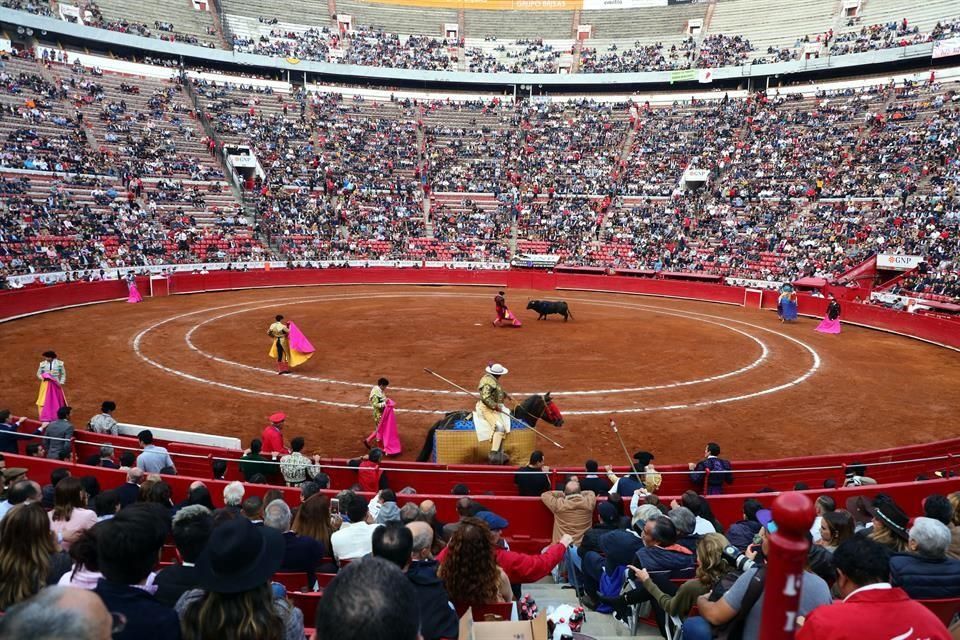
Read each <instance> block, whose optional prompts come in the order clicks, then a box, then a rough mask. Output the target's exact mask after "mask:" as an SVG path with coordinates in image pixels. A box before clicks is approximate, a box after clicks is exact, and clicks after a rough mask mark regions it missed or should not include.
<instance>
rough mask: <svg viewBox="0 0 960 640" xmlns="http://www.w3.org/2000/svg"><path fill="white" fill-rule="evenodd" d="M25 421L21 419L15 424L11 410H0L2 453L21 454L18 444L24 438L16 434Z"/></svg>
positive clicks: (0, 447) (0, 449)
mask: <svg viewBox="0 0 960 640" xmlns="http://www.w3.org/2000/svg"><path fill="white" fill-rule="evenodd" d="M25 420H26V418H20V419H19V420H17V421H16V422H14V421H13V420H11V419H10V410H9V409H0V453H20V450H19V446H18V443H19V442H20V440H22V439H23V438H24V436H19V435H16V434H17V432H18V431H19V429H20V425H21V424H23V422H24V421H25Z"/></svg>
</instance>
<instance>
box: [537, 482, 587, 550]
mask: <svg viewBox="0 0 960 640" xmlns="http://www.w3.org/2000/svg"><path fill="white" fill-rule="evenodd" d="M540 499H541V500H543V504H545V505H547V509H550V511H552V512H553V542H559V541H560V538H561V537H562V536H563V535H564V534H569V535H571V536H573V542H574V544H580V541H581V540H582V539H583V534H585V533H586V532H587V531H588V530H589V529H590V527H592V526H593V509H594V507H596V506H597V494H595V493H594V492H593V491H581V492H580V493H574V494H571V495H569V496H565V495H563V491H546V492H544V493H543V494H541V496H540Z"/></svg>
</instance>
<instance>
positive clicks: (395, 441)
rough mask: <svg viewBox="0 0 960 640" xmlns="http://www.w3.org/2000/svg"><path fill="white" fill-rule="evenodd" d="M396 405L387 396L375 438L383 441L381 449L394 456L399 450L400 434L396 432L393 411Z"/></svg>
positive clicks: (395, 420) (395, 415)
mask: <svg viewBox="0 0 960 640" xmlns="http://www.w3.org/2000/svg"><path fill="white" fill-rule="evenodd" d="M396 406H397V403H395V402H394V401H393V400H391V399H389V398H387V406H386V407H384V409H383V415H382V416H380V424H379V425H378V426H377V439H378V440H380V442H382V443H383V451H384V453H386V454H387V455H388V456H395V455H397V454H398V453H400V451H401V446H400V435H399V434H398V433H397V414H396V412H395V411H394V407H396Z"/></svg>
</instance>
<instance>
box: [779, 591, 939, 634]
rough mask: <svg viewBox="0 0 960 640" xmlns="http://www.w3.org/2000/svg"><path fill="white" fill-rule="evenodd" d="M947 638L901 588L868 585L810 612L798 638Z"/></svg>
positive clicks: (925, 612) (927, 613)
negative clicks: (875, 587) (870, 586)
mask: <svg viewBox="0 0 960 640" xmlns="http://www.w3.org/2000/svg"><path fill="white" fill-rule="evenodd" d="M848 639H849V640H894V639H896V640H950V632H949V631H947V628H946V627H945V626H943V623H942V622H940V619H939V618H937V616H935V615H934V614H933V613H932V612H931V611H930V610H929V609H927V608H926V607H925V606H923V605H922V604H920V603H919V602H917V601H916V600H911V599H910V598H909V597H907V594H906V592H905V591H904V590H903V589H896V588H892V589H869V590H867V591H860V592H858V593H854V594H852V595H850V596H848V597H847V599H846V600H845V601H844V602H837V603H835V604H832V605H828V606H825V607H817V608H816V609H814V610H813V611H811V612H810V615H809V616H807V620H806V622H805V623H804V625H803V626H802V627H800V631H799V632H798V633H797V640H848Z"/></svg>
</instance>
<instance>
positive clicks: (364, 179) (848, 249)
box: [0, 58, 960, 299]
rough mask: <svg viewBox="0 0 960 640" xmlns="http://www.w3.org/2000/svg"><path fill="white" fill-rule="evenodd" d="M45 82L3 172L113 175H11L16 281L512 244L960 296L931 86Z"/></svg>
mask: <svg viewBox="0 0 960 640" xmlns="http://www.w3.org/2000/svg"><path fill="white" fill-rule="evenodd" d="M46 67H47V69H46V71H47V72H48V73H41V67H40V65H38V64H37V63H36V62H30V61H28V60H27V59H25V58H10V59H8V60H7V61H6V63H5V66H4V69H2V70H0V91H2V93H3V95H5V96H7V100H4V101H3V110H4V114H5V115H6V117H5V118H4V119H3V120H2V121H0V133H3V134H6V136H7V139H8V140H9V141H10V142H11V144H9V145H8V146H7V147H6V148H5V151H4V153H3V154H2V156H0V164H2V166H4V167H9V168H25V169H32V170H34V171H37V170H39V171H40V172H50V171H55V170H57V169H80V171H81V173H84V174H99V175H92V176H79V175H74V176H56V177H53V176H51V178H50V179H49V180H48V179H47V178H45V177H44V175H43V173H40V174H33V175H6V176H2V177H3V182H2V188H3V189H4V192H5V193H6V194H7V195H8V196H9V198H8V199H7V200H6V201H5V202H4V207H5V209H6V210H7V211H10V212H16V213H17V214H18V215H12V216H5V217H4V223H3V232H4V234H5V235H4V242H2V243H0V254H2V257H3V263H4V274H3V275H7V274H15V273H29V272H36V271H43V270H51V269H55V270H68V271H69V270H76V269H91V268H92V269H96V268H97V267H100V268H105V267H109V266H133V267H136V266H143V265H147V264H157V263H163V262H191V261H194V262H196V261H202V260H205V259H214V260H217V261H224V260H227V261H240V260H244V259H254V260H255V259H259V258H262V257H265V256H269V255H277V256H279V257H282V258H283V259H286V260H300V261H302V260H320V259H324V258H328V259H333V260H341V259H350V258H354V259H367V258H387V259H400V258H409V259H416V260H421V259H441V260H444V259H448V260H471V261H474V260H479V261H490V260H494V261H496V260H505V259H508V258H509V257H510V255H511V252H510V247H509V242H508V240H509V236H510V235H511V234H512V228H513V227H516V228H517V231H518V244H517V250H518V251H520V252H526V251H531V252H534V253H536V252H541V253H554V254H559V255H560V256H561V257H562V258H563V260H564V261H565V262H567V263H568V264H583V265H597V266H603V267H612V268H632V269H647V270H651V271H694V272H702V273H708V274H719V275H727V276H736V277H748V278H754V279H764V280H787V279H791V278H795V277H800V276H808V275H811V276H824V277H828V278H832V277H836V276H838V275H840V274H842V273H843V272H844V271H845V270H847V269H849V268H851V267H853V266H856V264H858V263H859V262H860V261H862V260H864V259H866V258H868V257H869V256H870V255H872V254H873V253H879V252H891V253H906V254H910V255H920V256H922V257H924V258H925V259H926V262H927V271H926V273H924V274H923V277H922V278H917V279H913V280H911V281H910V282H906V283H901V287H902V288H904V289H906V290H907V291H911V292H918V293H924V292H925V293H928V294H930V295H935V296H945V297H947V298H948V299H949V298H950V297H951V296H954V295H955V291H956V288H955V283H956V281H957V264H956V260H955V257H956V256H957V254H958V251H960V247H958V242H960V239H958V238H960V234H958V233H957V226H958V215H957V193H956V190H957V184H958V181H960V168H958V165H957V159H956V158H955V157H954V156H953V154H951V149H953V148H955V147H956V144H957V142H958V140H960V110H958V109H957V107H956V105H957V103H958V94H957V92H956V90H955V89H954V87H953V85H951V84H947V85H943V86H941V85H940V84H939V83H937V82H936V80H935V79H933V81H932V82H927V83H914V82H907V83H902V84H898V85H876V86H869V87H866V88H863V89H860V90H853V89H845V90H839V91H837V90H835V91H829V92H828V91H821V92H820V93H818V94H817V95H816V96H812V97H808V98H802V97H801V96H799V95H797V94H789V95H780V94H779V93H777V92H775V91H774V92H770V93H762V92H761V93H757V94H753V95H751V96H749V97H747V98H736V99H732V98H727V97H723V98H722V99H720V100H716V101H712V102H698V101H695V102H692V103H689V104H675V105H673V106H669V107H658V108H652V107H649V106H648V105H638V104H628V103H614V104H609V103H596V102H593V101H579V102H535V103H529V102H525V101H523V102H518V103H513V101H511V100H505V99H494V100H492V101H489V102H472V103H453V102H447V101H423V102H420V101H414V100H411V99H391V100H371V99H365V98H362V97H360V96H354V97H353V98H349V97H346V96H344V95H343V94H341V93H308V92H305V91H302V90H297V91H295V92H293V93H285V92H280V91H274V90H273V89H269V88H254V87H252V86H244V85H239V84H225V83H213V82H210V81H208V80H193V81H188V80H184V78H183V77H182V76H180V77H178V78H176V79H174V80H170V81H159V80H154V81H149V82H141V83H135V84H132V83H129V82H127V81H126V80H125V79H121V78H119V77H115V76H112V75H111V74H109V73H103V72H99V71H98V70H97V69H92V70H91V69H85V68H84V67H82V66H80V65H79V64H74V65H69V66H67V65H64V64H62V63H55V62H53V58H48V59H47V62H46ZM184 82H192V92H193V93H195V94H196V96H197V98H196V102H195V103H192V100H191V98H190V97H189V96H188V95H186V93H185V91H184V87H183V83H184ZM197 114H200V115H201V117H203V118H205V119H206V120H207V121H208V122H209V124H210V126H212V128H213V130H214V138H211V137H209V136H203V137H201V135H200V134H201V133H202V131H201V129H202V127H201V126H200V123H198V122H197V120H196V117H197ZM223 145H247V146H249V147H251V148H252V149H253V151H254V152H255V153H256V155H257V160H258V162H259V165H260V167H261V168H262V173H260V172H258V173H257V175H256V176H255V177H254V178H253V179H251V180H250V181H249V183H248V184H247V185H246V188H245V191H246V192H247V194H248V195H247V204H246V210H244V209H242V208H241V206H240V205H238V204H236V203H235V202H232V197H231V196H230V194H229V190H226V191H225V190H224V185H223V183H220V182H219V179H220V178H221V177H222V176H223V173H222V170H221V169H220V168H219V163H218V162H217V159H216V153H217V152H219V151H220V150H221V149H222V147H223ZM686 168H697V169H704V170H707V171H709V172H710V176H711V177H710V181H709V182H708V184H707V186H706V188H705V189H703V190H702V191H700V192H699V193H698V194H696V195H691V194H690V193H686V194H684V193H682V192H681V191H679V190H678V185H679V182H680V180H681V178H682V176H683V173H684V170H685V169H686ZM144 180H146V181H147V182H146V183H144ZM155 180H158V181H157V182H154V181H155ZM185 180H189V181H193V184H190V183H187V184H184V181H185ZM137 185H139V186H137ZM459 192H462V193H464V194H475V195H462V196H460V195H455V194H457V193H459ZM448 194H454V195H448ZM28 212H30V213H28ZM258 236H259V239H258ZM264 245H267V246H264Z"/></svg>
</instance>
